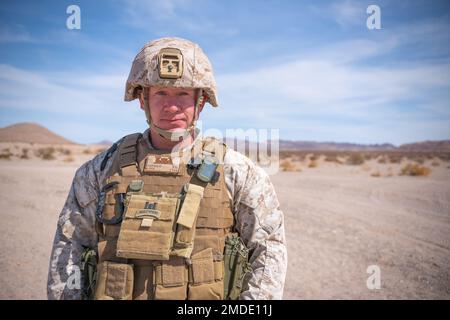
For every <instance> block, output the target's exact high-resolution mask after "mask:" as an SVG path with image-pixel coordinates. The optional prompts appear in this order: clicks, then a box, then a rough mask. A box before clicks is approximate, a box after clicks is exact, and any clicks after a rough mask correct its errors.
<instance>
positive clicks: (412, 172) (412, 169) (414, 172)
mask: <svg viewBox="0 0 450 320" xmlns="http://www.w3.org/2000/svg"><path fill="white" fill-rule="evenodd" d="M430 172H431V170H430V169H429V168H427V167H424V166H421V165H419V164H417V163H408V164H406V165H405V166H404V167H403V168H402V172H401V175H407V176H427V175H429V174H430Z"/></svg>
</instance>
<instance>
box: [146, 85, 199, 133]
mask: <svg viewBox="0 0 450 320" xmlns="http://www.w3.org/2000/svg"><path fill="white" fill-rule="evenodd" d="M143 91H144V111H145V116H146V118H147V124H148V126H149V127H150V130H153V131H155V132H156V133H158V134H159V135H160V136H161V137H162V138H164V139H167V140H170V141H180V140H184V139H186V138H187V137H188V136H189V135H190V134H191V132H192V131H193V130H194V129H195V125H196V123H197V111H198V110H199V109H200V106H201V104H202V103H203V99H204V97H203V90H202V89H199V93H198V97H197V101H196V103H195V105H194V119H193V120H192V123H191V124H190V125H189V126H188V127H187V128H186V129H171V130H166V129H163V128H160V127H158V126H157V125H156V124H154V123H153V121H152V117H151V114H150V102H149V97H148V89H147V88H144V90H143ZM194 132H195V131H194Z"/></svg>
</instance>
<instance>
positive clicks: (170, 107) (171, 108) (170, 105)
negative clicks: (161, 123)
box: [164, 101, 180, 113]
mask: <svg viewBox="0 0 450 320" xmlns="http://www.w3.org/2000/svg"><path fill="white" fill-rule="evenodd" d="M178 110H180V107H179V105H178V103H176V102H175V101H168V102H167V103H165V104H164V111H166V112H170V113H176V112H178Z"/></svg>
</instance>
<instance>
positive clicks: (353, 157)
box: [346, 153, 364, 166]
mask: <svg viewBox="0 0 450 320" xmlns="http://www.w3.org/2000/svg"><path fill="white" fill-rule="evenodd" d="M346 163H347V164H350V165H354V166H357V165H361V164H363V163H364V157H363V155H362V154H361V153H352V154H350V156H349V157H348V159H347V162H346Z"/></svg>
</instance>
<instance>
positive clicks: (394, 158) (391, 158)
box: [389, 153, 403, 163]
mask: <svg viewBox="0 0 450 320" xmlns="http://www.w3.org/2000/svg"><path fill="white" fill-rule="evenodd" d="M402 158H403V155H401V154H398V153H392V154H390V155H389V162H390V163H400V162H401V161H402Z"/></svg>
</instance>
